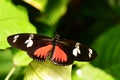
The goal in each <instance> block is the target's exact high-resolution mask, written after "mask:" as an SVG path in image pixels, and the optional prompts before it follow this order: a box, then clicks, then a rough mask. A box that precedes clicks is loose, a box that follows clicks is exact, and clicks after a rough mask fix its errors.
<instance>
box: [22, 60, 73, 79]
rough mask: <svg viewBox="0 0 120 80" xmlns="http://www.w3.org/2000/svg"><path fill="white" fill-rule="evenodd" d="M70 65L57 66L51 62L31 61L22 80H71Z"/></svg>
mask: <svg viewBox="0 0 120 80" xmlns="http://www.w3.org/2000/svg"><path fill="white" fill-rule="evenodd" d="M71 67H72V66H71V65H70V66H58V65H55V64H53V63H52V62H51V61H49V60H47V61H46V62H38V61H35V60H34V61H32V62H31V63H30V65H29V67H28V69H27V71H26V74H25V77H24V80H71Z"/></svg>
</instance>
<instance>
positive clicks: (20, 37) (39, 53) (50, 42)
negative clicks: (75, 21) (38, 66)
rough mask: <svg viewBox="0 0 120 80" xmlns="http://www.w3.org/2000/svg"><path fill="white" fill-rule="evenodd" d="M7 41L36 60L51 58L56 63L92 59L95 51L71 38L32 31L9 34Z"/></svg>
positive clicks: (64, 64)
mask: <svg viewBox="0 0 120 80" xmlns="http://www.w3.org/2000/svg"><path fill="white" fill-rule="evenodd" d="M7 41H8V43H9V44H10V45H11V46H12V47H15V48H18V49H21V50H24V51H26V52H27V54H28V55H29V56H30V57H31V58H33V59H35V60H38V61H45V60H46V59H49V60H51V61H52V62H53V63H54V64H57V65H63V66H66V65H70V64H72V63H73V62H74V61H92V60H94V59H95V58H96V57H97V54H96V52H95V51H94V50H93V49H92V48H90V47H88V46H87V45H84V44H81V43H79V42H75V41H72V40H67V39H63V40H62V39H61V40H60V35H58V34H56V35H55V37H54V38H50V37H47V36H44V35H38V34H32V33H20V34H14V35H10V36H8V38H7Z"/></svg>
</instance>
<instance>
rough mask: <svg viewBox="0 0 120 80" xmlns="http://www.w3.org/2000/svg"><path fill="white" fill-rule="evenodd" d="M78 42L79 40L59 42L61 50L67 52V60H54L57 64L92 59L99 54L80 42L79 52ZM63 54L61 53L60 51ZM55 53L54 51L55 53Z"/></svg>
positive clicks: (68, 63)
mask: <svg viewBox="0 0 120 80" xmlns="http://www.w3.org/2000/svg"><path fill="white" fill-rule="evenodd" d="M76 44H78V42H74V41H71V40H61V41H59V42H58V44H57V45H58V46H59V47H60V49H61V50H63V52H64V53H65V54H66V56H67V60H66V61H60V60H56V59H55V60H53V61H54V62H55V63H56V64H60V65H70V64H72V63H73V62H74V60H76V61H91V60H94V59H95V58H96V56H97V54H96V52H95V51H94V50H93V49H92V48H90V47H88V46H87V45H84V44H80V43H79V45H78V46H79V49H78V50H79V52H77V50H76ZM59 54H61V53H59ZM53 55H54V53H53Z"/></svg>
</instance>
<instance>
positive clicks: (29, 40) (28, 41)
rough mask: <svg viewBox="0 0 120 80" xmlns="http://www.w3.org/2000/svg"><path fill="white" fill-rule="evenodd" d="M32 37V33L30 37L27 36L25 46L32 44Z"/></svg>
mask: <svg viewBox="0 0 120 80" xmlns="http://www.w3.org/2000/svg"><path fill="white" fill-rule="evenodd" d="M33 37H34V35H33V34H31V35H30V37H29V38H28V40H26V41H25V43H24V44H27V46H26V47H31V46H32V45H33V40H32V39H33Z"/></svg>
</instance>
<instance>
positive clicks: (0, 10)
mask: <svg viewBox="0 0 120 80" xmlns="http://www.w3.org/2000/svg"><path fill="white" fill-rule="evenodd" d="M23 32H30V33H35V32H36V31H35V28H34V26H33V25H32V24H30V22H29V19H28V15H27V11H26V9H25V8H23V7H22V6H19V5H14V4H13V3H12V0H0V49H5V48H7V47H9V45H8V43H7V41H6V39H7V36H9V35H11V34H15V33H23Z"/></svg>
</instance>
